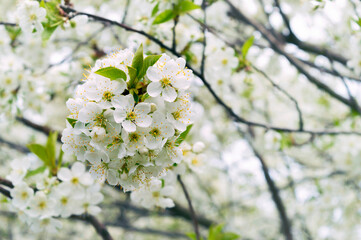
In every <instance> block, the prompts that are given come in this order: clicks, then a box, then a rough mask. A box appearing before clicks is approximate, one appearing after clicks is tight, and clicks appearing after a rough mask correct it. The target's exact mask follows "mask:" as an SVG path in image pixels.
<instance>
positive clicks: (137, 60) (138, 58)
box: [132, 44, 143, 73]
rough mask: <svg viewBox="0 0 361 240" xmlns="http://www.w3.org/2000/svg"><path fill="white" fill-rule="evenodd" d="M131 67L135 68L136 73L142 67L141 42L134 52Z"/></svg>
mask: <svg viewBox="0 0 361 240" xmlns="http://www.w3.org/2000/svg"><path fill="white" fill-rule="evenodd" d="M132 67H133V68H135V69H136V70H137V73H139V72H140V70H141V69H142V67H143V44H140V46H139V48H138V49H137V51H136V52H135V54H134V58H133V62H132Z"/></svg>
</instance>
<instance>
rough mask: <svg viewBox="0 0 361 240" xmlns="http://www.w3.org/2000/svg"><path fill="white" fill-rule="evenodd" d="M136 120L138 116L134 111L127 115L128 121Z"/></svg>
mask: <svg viewBox="0 0 361 240" xmlns="http://www.w3.org/2000/svg"><path fill="white" fill-rule="evenodd" d="M136 118H137V115H136V114H135V113H134V112H133V111H131V112H129V113H127V120H135V119H136Z"/></svg>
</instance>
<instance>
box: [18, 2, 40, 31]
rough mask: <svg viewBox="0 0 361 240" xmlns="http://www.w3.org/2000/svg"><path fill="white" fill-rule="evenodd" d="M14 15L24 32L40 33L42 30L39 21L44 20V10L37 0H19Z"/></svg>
mask: <svg viewBox="0 0 361 240" xmlns="http://www.w3.org/2000/svg"><path fill="white" fill-rule="evenodd" d="M16 16H17V18H18V21H19V25H20V27H21V29H22V30H23V31H24V32H26V33H32V32H37V33H41V32H42V31H43V30H44V27H43V25H42V24H41V22H42V21H44V20H45V16H46V10H45V8H42V7H40V5H39V1H32V0H22V1H20V2H19V6H18V8H17V11H16Z"/></svg>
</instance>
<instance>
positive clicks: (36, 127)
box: [16, 117, 62, 142]
mask: <svg viewBox="0 0 361 240" xmlns="http://www.w3.org/2000/svg"><path fill="white" fill-rule="evenodd" d="M16 120H18V121H19V122H21V123H23V124H24V125H26V126H28V127H30V128H32V129H34V130H36V131H39V132H42V133H44V134H45V135H49V133H50V132H54V131H55V130H54V129H51V128H49V127H47V126H42V125H39V124H36V123H33V122H32V121H30V120H28V119H26V118H23V117H16ZM61 137H62V135H61V133H58V142H61Z"/></svg>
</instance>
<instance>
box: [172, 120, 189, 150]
mask: <svg viewBox="0 0 361 240" xmlns="http://www.w3.org/2000/svg"><path fill="white" fill-rule="evenodd" d="M192 127H193V124H191V125H189V126H188V127H187V129H186V130H185V131H184V132H182V133H181V134H180V135H179V137H178V138H177V139H176V140H175V145H176V146H179V145H180V144H181V143H182V142H183V141H184V140H185V139H186V137H187V135H188V133H189V131H190V130H191V128H192Z"/></svg>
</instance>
